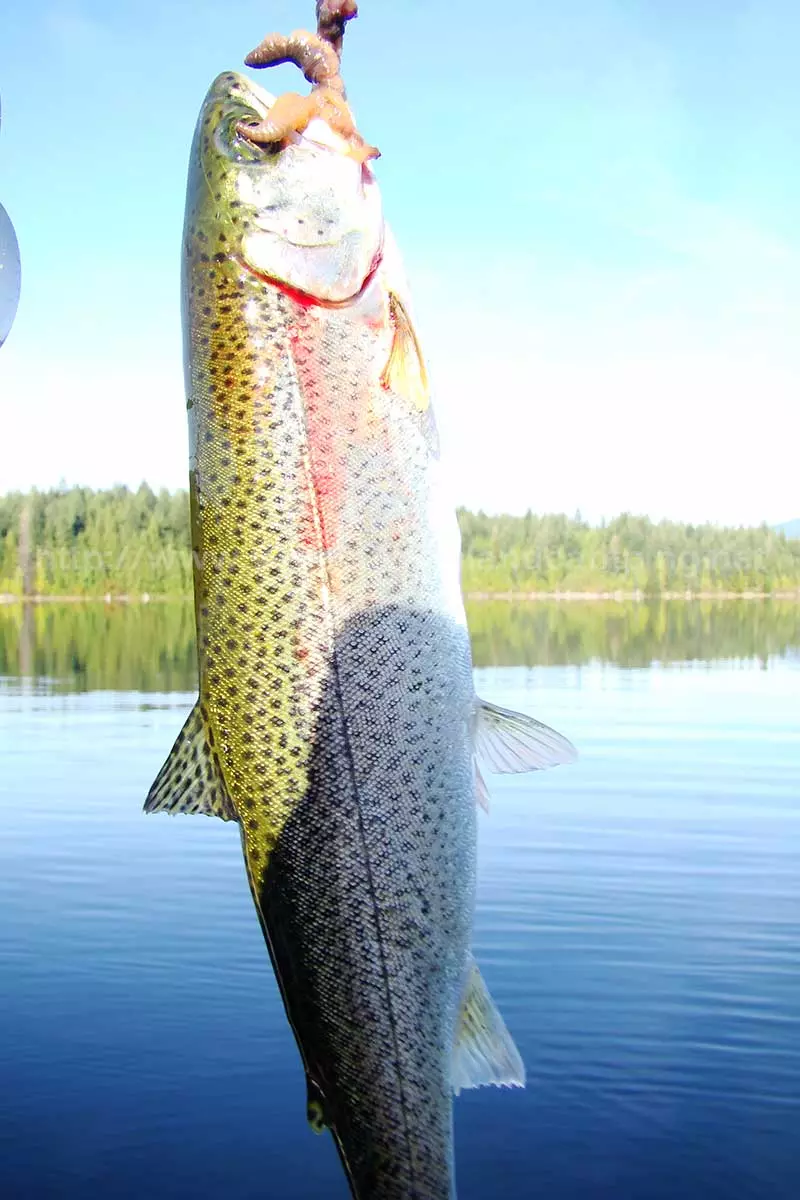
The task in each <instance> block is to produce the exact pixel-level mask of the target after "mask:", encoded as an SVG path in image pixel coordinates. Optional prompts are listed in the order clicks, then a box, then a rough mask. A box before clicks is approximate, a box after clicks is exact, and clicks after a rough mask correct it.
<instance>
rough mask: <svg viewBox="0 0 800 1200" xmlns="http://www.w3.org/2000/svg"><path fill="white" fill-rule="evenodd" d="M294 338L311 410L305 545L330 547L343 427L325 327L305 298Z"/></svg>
mask: <svg viewBox="0 0 800 1200" xmlns="http://www.w3.org/2000/svg"><path fill="white" fill-rule="evenodd" d="M289 339H290V343H291V347H292V358H293V359H294V364H295V370H296V371H297V379H298V383H299V385H300V394H301V396H302V398H303V405H304V408H305V413H306V437H307V440H308V457H309V462H310V465H311V492H310V494H309V495H308V496H307V498H306V501H305V504H304V506H303V512H302V515H301V530H300V536H301V541H302V544H303V545H304V546H308V547H309V548H314V549H318V550H331V549H332V548H333V547H334V546H335V545H336V541H337V539H338V536H339V525H340V513H341V509H342V504H343V500H344V489H345V458H344V454H343V453H342V451H343V450H344V446H342V445H337V441H339V440H340V438H341V431H340V430H339V429H338V427H337V416H338V414H337V410H336V399H335V397H333V396H331V395H329V394H328V392H327V390H326V380H327V378H328V372H326V370H325V367H324V365H323V363H322V362H321V361H320V358H321V355H320V350H321V345H320V341H321V331H320V329H319V326H318V324H317V322H316V320H315V316H314V315H313V314H311V313H309V312H308V306H306V305H304V304H303V303H301V302H297V307H296V309H295V319H294V320H293V321H292V322H291V324H290V326H289ZM337 435H338V436H337Z"/></svg>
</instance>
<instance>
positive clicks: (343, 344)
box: [146, 72, 571, 1200]
mask: <svg viewBox="0 0 800 1200" xmlns="http://www.w3.org/2000/svg"><path fill="white" fill-rule="evenodd" d="M271 103H272V101H271V98H270V97H268V96H267V95H266V93H263V92H262V91H261V90H260V89H258V88H255V87H254V86H253V85H251V84H250V83H249V82H248V81H247V80H244V79H242V78H241V77H239V76H237V75H235V74H233V73H230V72H228V73H226V74H224V75H222V76H220V77H219V78H218V79H217V80H216V81H215V83H214V84H213V85H212V87H211V89H210V91H209V93H208V96H207V98H206V102H205V104H204V106H203V109H202V111H201V114H200V119H199V121H198V126H197V130H196V133H195V140H194V143H193V147H192V152H191V157H190V167H189V184H188V192H187V209H186V223H185V230H184V258H183V308H184V339H185V361H186V394H187V408H188V412H189V427H190V452H191V472H190V491H191V509H192V539H193V550H194V585H195V606H196V620H197V630H198V660H199V669H200V699H199V701H198V705H197V706H196V707H195V709H194V710H193V712H192V714H191V715H190V717H189V719H188V720H187V722H186V724H185V726H184V729H183V731H182V733H181V735H180V736H179V738H178V741H177V742H176V745H175V747H174V749H173V752H172V754H171V756H170V758H169V759H168V760H167V763H166V764H165V766H164V768H163V769H162V771H161V773H160V774H159V776H158V778H157V779H156V781H155V783H154V785H153V788H152V789H151V792H150V795H149V796H148V800H147V802H146V808H147V810H148V811H157V810H162V811H168V812H179V811H183V812H198V811H199V812H206V813H208V814H209V815H216V816H219V817H222V818H223V819H224V820H236V821H238V822H239V825H240V828H241V833H242V845H243V850H244V856H245V863H246V867H247V875H248V880H249V883H250V888H251V892H252V895H253V899H254V902H255V907H256V911H257V913H258V917H259V920H260V923H261V926H262V929H263V932H264V936H265V939H266V942H267V946H268V948H269V952H270V956H271V959H272V963H273V966H274V969H275V974H276V977H277V980H278V983H279V987H280V990H281V995H282V998H283V1002H284V1005H285V1008H286V1013H287V1016H288V1019H289V1022H290V1024H291V1026H292V1029H293V1032H294V1034H295V1037H296V1040H297V1044H298V1048H299V1050H300V1054H301V1057H302V1060H303V1064H304V1067H305V1071H306V1076H307V1081H308V1095H309V1119H310V1120H311V1123H312V1125H313V1126H314V1127H315V1128H318V1127H320V1126H321V1125H327V1126H328V1127H329V1128H330V1130H331V1132H332V1134H333V1136H334V1138H335V1140H336V1145H337V1148H338V1150H339V1153H340V1156H341V1159H342V1163H343V1165H344V1168H345V1171H346V1173H347V1177H348V1180H349V1183H350V1187H351V1190H352V1192H353V1195H354V1196H355V1197H357V1198H359V1200H400V1198H405V1200H449V1198H450V1197H452V1196H454V1195H455V1182H454V1170H453V1134H452V1121H453V1118H452V1094H453V1090H454V1089H455V1090H458V1089H459V1088H460V1087H465V1086H477V1085H479V1084H482V1083H505V1084H520V1083H521V1082H522V1081H523V1079H524V1069H523V1067H522V1063H521V1061H520V1059H519V1055H518V1053H517V1051H516V1048H515V1047H514V1045H513V1042H512V1041H511V1038H510V1036H509V1034H508V1031H507V1030H506V1028H505V1026H504V1025H503V1022H502V1019H501V1018H500V1016H499V1014H498V1013H497V1011H496V1009H495V1008H494V1006H493V1004H492V1002H491V999H490V998H489V996H488V993H487V992H486V989H485V986H484V985H483V982H482V980H481V978H480V974H479V972H478V971H477V968H476V967H475V965H474V963H473V962H472V959H471V956H470V953H469V946H470V938H471V928H472V914H473V909H474V897H475V874H476V817H475V800H476V779H477V778H479V777H478V776H477V775H476V765H475V762H476V760H475V753H476V747H477V751H478V753H479V754H480V752H481V738H483V741H484V743H485V745H484V752H485V754H486V757H487V761H489V762H490V763H491V764H494V765H496V764H499V765H500V769H514V770H518V769H532V768H533V767H539V766H544V765H551V764H552V763H553V762H556V761H560V760H563V759H564V757H568V748H569V747H568V743H565V742H564V740H563V739H560V738H559V735H557V734H554V733H553V731H551V730H547V729H546V727H545V726H540V725H539V724H538V723H537V722H534V721H533V720H532V719H530V718H524V717H521V716H519V715H518V714H504V713H503V712H502V710H498V709H492V708H491V706H487V705H484V704H482V702H479V701H478V700H477V699H476V697H475V694H474V690H473V683H472V667H471V658H470V647H469V637H468V633H467V629H466V623H465V619H464V610H463V604H462V600H461V594H460V587H459V561H458V531H457V526H456V521H455V515H454V512H453V511H452V508H451V506H450V505H449V503H448V500H447V492H446V488H445V487H444V486H443V480H442V475H441V465H440V461H439V447H438V438H437V435H436V427H435V422H434V420H433V415H432V410H431V405H430V397H429V394H428V386H427V373H426V371H425V367H424V363H423V361H422V358H421V354H420V350H419V343H418V341H417V338H416V334H415V332H414V328H413V324H412V321H411V317H410V312H409V306H408V299H407V296H406V295H405V290H404V285H403V283H402V281H401V276H400V272H399V270H398V263H397V258H396V252H395V251H394V248H393V243H392V241H391V236H390V234H389V232H388V230H387V229H385V227H384V225H383V221H382V216H381V214H380V206H379V203H378V201H377V197H376V191H375V186H376V185H375V183H374V178H373V176H372V174H371V171H370V169H369V167H367V166H366V165H364V164H362V161H361V160H360V159H358V158H356V159H355V160H354V159H351V158H350V157H349V155H348V151H347V146H346V144H344V143H343V142H342V140H341V138H338V137H337V136H336V135H335V134H333V133H331V131H330V130H328V129H327V128H326V127H323V126H322V125H321V123H320V122H316V123H315V124H312V125H311V126H309V130H308V136H307V137H304V138H298V139H297V140H295V141H290V142H289V143H288V144H287V145H285V146H283V147H275V148H273V149H272V150H262V149H258V148H256V147H254V146H252V145H250V144H249V143H248V141H247V139H246V138H243V137H242V136H241V133H240V131H239V129H238V123H239V122H240V121H245V122H246V123H249V124H250V125H252V124H253V123H254V122H258V121H262V122H263V121H264V120H265V119H266V117H267V114H268V112H269V108H270V104H271ZM312 217H313V220H312V219H311V218H312ZM309 231H310V232H309ZM348 289H349V290H348ZM342 293H344V294H342ZM569 749H571V748H569ZM507 764H511V766H508V765H507Z"/></svg>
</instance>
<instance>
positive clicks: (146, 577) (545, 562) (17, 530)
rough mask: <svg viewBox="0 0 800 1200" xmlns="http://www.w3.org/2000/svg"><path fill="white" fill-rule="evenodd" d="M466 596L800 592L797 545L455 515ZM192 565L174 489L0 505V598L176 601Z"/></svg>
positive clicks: (740, 532)
mask: <svg viewBox="0 0 800 1200" xmlns="http://www.w3.org/2000/svg"><path fill="white" fill-rule="evenodd" d="M458 519H459V524H460V526H461V534H462V544H463V584H464V590H465V592H467V593H468V594H473V595H474V594H483V595H497V594H504V593H509V592H513V593H517V594H523V595H524V594H528V593H537V592H538V593H541V592H545V593H553V592H561V593H563V592H588V593H606V592H612V593H613V592H626V593H634V592H639V593H641V594H643V595H646V596H662V595H666V594H669V593H686V592H690V593H693V594H697V593H701V594H705V593H709V594H713V593H720V594H722V593H726V592H731V593H736V594H741V593H746V592H760V593H767V594H772V593H777V592H796V591H800V539H798V538H788V537H786V535H785V534H783V533H779V532H777V531H775V530H773V529H770V528H769V527H768V526H766V525H762V526H759V527H755V528H723V527H720V526H717V525H684V524H678V523H675V522H671V521H660V522H653V521H651V520H649V519H648V518H647V517H638V516H632V515H630V514H628V513H625V514H623V515H622V516H619V517H616V518H615V519H614V520H612V521H608V522H605V523H603V524H601V525H599V526H593V525H590V524H589V523H588V522H587V521H584V520H583V519H582V518H581V516H580V514H576V515H575V516H574V517H568V516H565V515H545V516H537V515H536V514H534V513H531V512H528V513H526V514H525V515H524V516H522V517H512V516H487V515H486V514H485V513H472V512H468V511H467V510H465V509H461V510H460V511H459V514H458ZM191 578H192V556H191V550H190V538H189V503H188V496H187V493H186V492H184V491H179V492H168V491H165V490H163V491H160V492H154V491H153V490H152V489H151V488H150V487H148V486H147V485H146V484H142V486H141V487H139V488H138V489H137V490H135V491H132V490H130V489H128V488H124V487H115V488H109V489H106V490H103V491H93V490H91V489H89V488H80V487H72V488H59V489H55V490H52V491H48V492H30V493H27V494H23V493H20V492H14V493H9V494H7V495H5V496H2V497H0V593H10V594H12V595H32V594H38V595H51V596H53V595H56V596H57V595H61V596H100V595H107V594H111V595H114V596H118V595H126V596H131V597H135V596H141V595H143V594H149V595H151V596H176V597H177V596H187V595H189V594H190V591H191Z"/></svg>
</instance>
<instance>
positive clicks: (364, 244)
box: [198, 71, 384, 305]
mask: <svg viewBox="0 0 800 1200" xmlns="http://www.w3.org/2000/svg"><path fill="white" fill-rule="evenodd" d="M274 103H275V97H274V96H272V95H271V94H270V93H269V92H267V91H265V90H264V89H263V88H261V87H260V86H259V85H258V84H256V83H253V82H252V81H251V80H249V79H247V78H245V77H244V76H242V75H239V74H237V73H236V72H233V71H228V72H225V73H223V74H222V75H220V76H219V77H218V78H217V79H216V80H215V81H214V83H213V84H212V86H211V89H210V91H209V94H208V97H207V100H206V105H205V107H204V110H203V113H202V114H201V124H200V126H199V130H198V132H199V133H200V135H201V137H200V155H201V161H202V162H203V164H204V173H205V176H206V180H207V181H208V182H209V184H211V183H212V181H214V180H217V179H219V178H220V176H222V177H223V178H224V183H223V185H222V186H221V187H220V186H219V184H218V183H214V186H212V187H211V188H210V190H211V192H212V195H214V198H215V200H216V201H217V204H218V206H219V207H218V213H219V217H218V219H220V218H221V219H222V220H223V221H224V220H225V217H226V216H227V217H229V219H230V223H231V227H232V230H233V229H235V230H236V231H237V234H236V237H235V241H236V242H238V247H237V251H238V253H237V257H238V258H239V259H240V261H241V263H242V265H243V266H244V267H245V268H246V269H247V270H248V271H249V272H250V273H251V274H253V275H255V276H257V277H258V278H259V279H262V280H266V281H268V282H270V283H274V284H276V285H278V286H281V287H283V288H284V289H286V290H287V291H290V292H292V293H296V294H297V295H298V296H299V297H307V298H308V300H309V301H315V302H317V303H320V304H330V305H337V304H342V303H349V302H352V301H353V300H355V299H356V298H357V297H358V296H359V295H360V294H361V293H362V292H363V290H364V288H365V287H366V286H367V284H368V282H369V280H370V279H371V277H372V275H373V274H374V273H375V270H376V269H377V266H378V264H379V262H380V260H381V257H382V255H383V242H384V225H383V213H382V208H381V201H380V193H379V190H378V185H377V182H376V180H375V177H374V175H373V173H372V170H371V168H370V167H369V165H368V164H367V163H362V162H360V161H358V160H357V159H356V158H355V157H353V155H352V154H351V153H350V149H351V147H350V145H349V143H348V142H347V141H346V140H345V139H344V138H343V137H342V136H341V135H340V134H339V133H337V132H336V131H335V130H333V129H332V128H331V127H330V126H329V125H328V124H327V123H326V122H325V121H324V120H322V119H321V118H320V117H314V118H313V119H312V120H311V121H310V122H309V125H308V127H307V128H306V129H304V130H303V132H302V133H296V134H291V135H290V136H289V137H288V138H286V139H285V140H284V141H283V142H281V143H276V144H275V145H272V146H269V145H268V146H261V145H256V144H254V143H252V142H250V141H248V139H247V137H246V136H243V134H242V132H241V126H242V124H244V125H247V124H251V123H253V122H260V121H263V120H264V119H265V118H267V117H268V114H269V112H270V109H271V108H272V106H273V105H274ZM226 205H227V206H229V210H230V211H229V213H225V211H224V210H225V207H226Z"/></svg>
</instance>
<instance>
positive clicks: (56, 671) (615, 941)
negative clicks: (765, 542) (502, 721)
mask: <svg viewBox="0 0 800 1200" xmlns="http://www.w3.org/2000/svg"><path fill="white" fill-rule="evenodd" d="M470 620H471V625H472V628H473V630H474V646H475V659H476V679H477V684H478V688H479V691H480V692H481V694H482V695H484V696H485V697H486V698H487V699H490V700H493V701H495V702H497V703H499V704H502V705H505V706H508V707H514V708H519V709H522V710H525V711H528V712H531V713H535V714H536V715H537V716H540V717H541V718H542V719H544V720H546V721H548V722H549V723H551V724H553V725H555V726H556V728H558V729H559V730H561V731H563V732H564V733H566V734H568V735H569V736H570V737H571V738H572V739H573V741H574V742H575V743H576V744H577V745H578V747H579V749H580V751H581V759H580V761H579V763H577V764H576V765H575V766H571V767H568V768H563V769H559V770H557V771H553V772H550V773H545V774H541V775H534V776H523V777H503V778H496V779H495V780H494V786H493V805H492V813H491V815H490V816H489V817H488V818H482V819H481V821H480V866H479V870H480V891H479V900H478V912H477V920H476V937H475V949H476V955H477V958H478V960H479V962H480V964H481V967H482V968H483V971H484V974H485V976H486V978H487V981H488V983H489V986H490V988H491V990H492V992H493V993H494V996H495V998H496V1000H497V1002H498V1004H499V1006H500V1008H501V1010H502V1012H503V1014H504V1016H505V1018H506V1021H507V1023H508V1025H509V1026H510V1028H511V1030H512V1031H513V1033H514V1035H515V1038H516V1040H517V1043H518V1045H519V1047H520V1050H521V1052H522V1055H523V1057H524V1059H525V1061H526V1064H527V1067H528V1076H529V1084H528V1087H527V1089H526V1090H525V1091H524V1092H521V1091H499V1090H490V1089H483V1090H481V1091H478V1092H472V1093H467V1094H466V1095H462V1096H461V1097H460V1098H459V1099H458V1100H457V1102H456V1152H457V1162H458V1183H459V1198H460V1200H488V1198H494V1197H500V1196H503V1197H508V1198H513V1197H539V1196H542V1197H547V1198H548V1200H578V1198H581V1200H582V1198H590V1197H592V1198H595V1197H602V1198H605V1197H609V1198H610V1197H614V1198H615V1200H616V1198H622V1200H627V1198H631V1200H672V1198H679V1197H680V1198H687V1197H688V1198H689V1200H694V1198H697V1200H713V1198H717V1197H719V1198H720V1200H722V1198H724V1200H738V1198H745V1197H748V1198H749V1197H752V1198H753V1200H797V1197H798V1196H800V1132H799V1131H800V606H792V605H783V606H781V605H777V604H773V605H770V604H765V605H760V604H757V603H752V604H746V603H742V604H738V605H735V604H732V605H725V604H720V605H690V604H670V605H663V606H654V607H648V606H645V605H640V606H630V607H625V606H622V605H602V604H596V605H582V604H574V603H573V604H568V605H562V606H558V605H554V604H538V605H529V606H525V607H522V606H520V607H518V608H511V607H509V606H507V605H505V604H485V605H481V606H476V607H474V608H473V609H472V610H471V612H470ZM193 653H194V651H193V633H192V619H191V612H190V610H189V609H188V607H187V606H183V607H180V606H179V607H172V606H166V605H155V604H152V605H150V606H149V607H146V608H119V609H112V608H108V607H106V606H104V605H102V604H99V605H89V606H76V605H72V606H63V607H62V606H54V605H48V606H40V607H37V608H29V609H28V610H27V611H23V610H22V609H21V608H11V607H6V608H2V607H0V808H1V812H2V821H3V833H2V838H1V839H0V1014H1V1016H0V1195H1V1196H3V1197H9V1198H12V1200H16V1198H17V1197H19V1198H21V1200H27V1198H29V1197H30V1198H36V1197H103V1198H116V1197H126V1198H128V1197H130V1198H131V1200H132V1198H134V1197H135V1198H137V1200H138V1198H140V1197H141V1198H144V1197H148V1198H149V1197H153V1198H156V1200H159V1198H162V1197H163V1198H166V1197H170V1198H172V1197H176V1198H177V1197H186V1198H187V1200H188V1198H189V1197H191V1198H192V1200H203V1198H206V1197H208V1198H212V1197H214V1198H216V1197H226V1198H230V1200H244V1198H245V1197H247V1198H253V1200H255V1198H256V1197H259V1198H263V1197H274V1198H275V1200H294V1198H297V1200H300V1198H310V1197H314V1198H317V1197H319V1198H325V1200H327V1198H330V1200H337V1198H340V1200H344V1198H345V1197H346V1195H347V1190H346V1187H345V1184H344V1181H343V1178H342V1174H341V1171H340V1168H339V1164H338V1159H337V1157H336V1154H335V1151H334V1148H333V1144H332V1142H331V1140H330V1138H329V1137H327V1136H323V1137H315V1136H314V1135H313V1134H312V1133H311V1132H310V1130H309V1129H308V1127H307V1125H306V1119H305V1089H304V1081H303V1076H302V1071H301V1069H300V1064H299V1059H298V1055H297V1051H296V1049H295V1046H294V1042H293V1040H292V1037H291V1035H290V1032H289V1029H288V1027H287V1024H286V1020H285V1017H284V1014H283V1010H282V1007H281V1004H280V1001H279V998H278V994H277V990H276V986H275V983H274V980H273V977H272V973H271V969H270V966H269V962H268V959H267V954H266V950H265V947H264V944H263V941H262V936H261V933H260V931H259V928H258V925H257V922H256V917H255V914H254V911H253V907H252V903H251V900H250V897H249V893H248V889H247V885H246V882H245V877H244V869H243V864H242V857H241V850H240V847H239V839H238V834H237V832H236V830H235V829H234V828H232V827H230V826H226V825H223V824H222V823H220V822H214V821H209V820H205V819H202V818H199V817H196V818H188V817H187V818H179V819H175V820H170V819H169V818H167V817H159V816H151V817H145V816H144V815H143V814H142V812H141V806H142V802H143V799H144V796H145V794H146V792H147V790H148V787H149V785H150V783H151V781H152V779H153V777H154V776H155V774H156V772H157V770H158V769H159V767H160V766H161V763H162V761H163V759H164V757H165V755H166V753H167V752H168V750H169V748H170V746H171V744H172V740H173V738H174V736H175V734H176V733H177V731H178V729H179V728H180V725H181V723H182V721H183V719H184V717H185V715H186V713H187V712H188V710H189V708H190V706H191V704H192V702H193V698H194V697H193V688H194V662H193Z"/></svg>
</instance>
